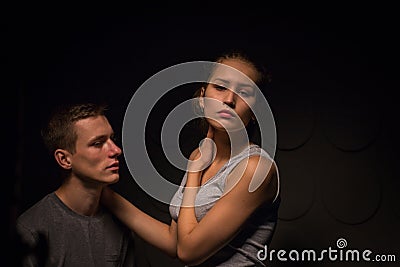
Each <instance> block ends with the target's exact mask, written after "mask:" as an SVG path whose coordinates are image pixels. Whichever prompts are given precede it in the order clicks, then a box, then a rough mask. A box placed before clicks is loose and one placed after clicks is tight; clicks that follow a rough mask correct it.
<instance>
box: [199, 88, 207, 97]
mask: <svg viewBox="0 0 400 267" xmlns="http://www.w3.org/2000/svg"><path fill="white" fill-rule="evenodd" d="M205 92H206V88H204V86H203V87H201V89H200V97H203V96H204V93H205Z"/></svg>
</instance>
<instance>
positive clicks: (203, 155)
mask: <svg viewBox="0 0 400 267" xmlns="http://www.w3.org/2000/svg"><path fill="white" fill-rule="evenodd" d="M213 137H214V128H213V127H211V126H209V127H208V131H207V136H206V138H204V139H203V140H201V142H200V146H199V148H198V149H196V150H194V151H193V152H192V154H191V155H190V158H189V162H188V168H187V171H188V172H202V171H203V170H204V169H206V168H207V167H208V166H209V165H210V164H211V163H212V162H213V160H214V158H215V155H216V152H217V148H216V146H215V143H214V140H213Z"/></svg>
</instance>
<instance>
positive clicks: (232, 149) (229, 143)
mask: <svg viewBox="0 0 400 267" xmlns="http://www.w3.org/2000/svg"><path fill="white" fill-rule="evenodd" d="M213 140H214V142H215V145H216V147H217V153H216V155H215V158H216V160H228V159H229V158H231V157H233V156H235V155H237V154H239V153H240V152H242V151H243V149H245V148H246V147H247V146H249V139H248V137H247V133H246V131H244V133H243V131H235V132H229V134H228V132H226V131H218V130H215V132H214V138H213Z"/></svg>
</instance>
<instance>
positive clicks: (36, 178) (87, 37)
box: [2, 6, 400, 266]
mask: <svg viewBox="0 0 400 267" xmlns="http://www.w3.org/2000/svg"><path fill="white" fill-rule="evenodd" d="M161 10H163V9H162V8H161V9H159V11H157V12H154V11H152V10H151V9H149V10H148V11H143V12H142V11H141V12H138V11H136V12H135V10H132V12H131V14H130V15H121V14H119V13H115V14H114V15H110V14H108V13H107V14H106V13H103V14H97V13H94V12H93V13H83V12H82V14H76V13H74V12H69V11H65V10H64V12H62V9H56V10H53V11H52V12H46V11H43V10H40V9H32V10H30V9H29V8H28V9H24V10H23V11H22V10H20V9H18V8H15V9H10V10H7V9H4V10H3V11H2V13H4V15H3V16H2V25H3V26H4V31H3V41H2V45H3V49H2V58H3V59H4V60H2V62H3V67H4V70H3V72H2V74H3V75H2V77H3V79H2V80H3V86H2V92H3V93H2V94H3V105H2V108H3V111H2V115H3V120H2V123H3V127H2V132H3V140H2V141H3V148H4V150H3V157H2V158H3V159H2V163H3V164H4V165H3V170H4V172H3V183H4V184H3V194H2V196H3V203H5V204H6V205H5V206H6V209H5V216H4V217H5V219H4V222H6V223H5V225H6V227H5V228H4V229H6V234H5V236H6V235H7V236H8V237H9V239H6V238H4V240H9V241H8V242H7V246H8V248H11V250H12V251H11V252H10V253H8V250H6V253H7V254H6V255H5V257H4V258H5V259H9V258H13V255H14V252H15V251H14V246H13V245H14V241H15V240H14V236H13V233H14V232H13V226H14V220H15V218H16V216H17V215H18V214H20V213H21V212H22V211H24V210H25V209H27V208H28V207H29V206H31V205H32V204H33V203H35V202H36V201H38V200H39V199H40V198H42V197H43V196H44V195H45V194H47V193H49V192H51V191H52V190H54V189H55V188H56V187H57V186H58V185H59V183H60V181H59V180H58V178H57V177H56V176H55V173H56V171H55V170H56V169H55V166H54V164H53V159H52V158H49V157H48V156H47V154H46V151H45V149H44V147H43V144H42V141H41V139H40V135H39V131H40V127H41V126H42V125H43V123H44V122H45V120H46V119H47V116H48V114H49V112H50V111H51V110H52V109H53V108H54V107H56V106H57V105H60V104H62V103H67V102H79V101H97V102H107V103H108V104H109V106H110V111H109V118H110V122H111V123H112V125H113V127H114V130H115V131H116V133H117V135H119V136H120V135H121V129H122V122H123V117H124V112H125V110H126V107H127V105H128V103H129V101H130V99H131V97H132V96H133V94H134V92H135V90H136V89H137V88H138V87H139V86H140V85H141V84H142V83H143V82H144V81H146V80H147V79H148V78H150V77H151V76H152V75H154V74H156V73H157V72H158V71H161V70H163V69H164V68H166V67H170V66H173V65H175V64H178V63H183V62H187V61H195V60H213V59H214V57H215V56H216V55H218V54H219V53H220V52H221V51H224V50H226V49H228V48H232V47H239V48H244V49H246V50H247V51H249V52H251V53H252V54H254V55H256V56H257V57H258V58H259V59H260V60H261V61H263V62H264V63H265V65H266V66H267V67H268V69H269V71H270V72H271V73H272V82H271V84H270V88H269V90H268V92H267V94H266V96H267V99H268V101H269V104H270V106H271V109H272V111H273V112H274V116H275V120H276V127H277V137H278V144H277V152H276V161H277V163H278V167H279V171H280V175H281V190H282V191H281V192H282V205H281V209H280V214H279V224H278V228H277V232H276V234H275V236H274V239H273V242H272V244H271V248H270V249H276V250H279V249H285V250H287V251H289V250H290V249H297V250H299V251H300V250H301V249H315V250H322V249H327V248H328V247H332V248H336V240H337V239H339V238H345V239H346V240H347V242H348V246H347V248H352V249H359V250H364V249H367V248H368V249H370V250H372V251H373V253H374V254H386V255H387V254H395V255H396V258H397V260H399V257H400V253H399V241H398V240H399V238H400V234H399V228H398V225H399V222H400V209H399V205H398V203H399V193H398V190H399V189H400V181H399V171H398V169H397V166H398V163H399V161H398V154H397V152H398V148H399V145H398V143H399V137H398V133H399V131H398V127H397V123H398V114H399V113H398V112H397V109H396V107H397V106H398V101H397V99H396V98H395V92H396V91H397V90H398V88H399V84H398V77H399V76H398V62H399V57H398V55H399V53H398V45H399V42H398V41H397V35H398V32H399V31H398V26H397V22H398V19H397V14H395V12H394V9H393V8H392V7H383V6H382V7H376V6H368V7H366V6H363V7H355V8H350V7H346V8H338V7H332V6H327V7H326V8H320V9H313V10H311V9H307V8H305V11H302V12H300V11H299V10H296V9H294V10H293V11H292V12H289V11H286V10H285V11H280V12H279V13H278V12H274V11H273V10H272V11H270V10H268V11H265V12H264V11H263V10H264V9H261V8H259V9H258V8H255V9H254V10H246V9H243V8H241V7H239V6H238V7H237V8H235V9H234V10H233V11H231V10H218V12H217V11H216V10H214V9H212V8H211V9H210V10H205V12H204V13H201V12H198V13H197V14H192V12H186V13H179V12H176V13H168V12H161ZM8 11H9V12H8ZM191 94H192V92H189V91H184V90H183V91H178V92H175V93H171V94H170V95H169V96H166V98H165V99H162V101H160V103H158V105H157V110H155V111H154V116H153V117H152V120H153V123H150V127H152V128H150V129H151V131H152V133H155V132H156V130H157V129H158V128H157V127H159V124H160V121H162V118H163V116H165V115H166V114H168V112H169V111H168V109H169V108H171V107H173V106H174V104H175V103H179V102H180V101H182V100H186V99H188V98H190V97H191ZM151 125H152V126H151ZM155 136H156V134H155ZM152 137H153V139H152ZM196 138H197V136H194V137H193V138H192V139H190V140H189V141H187V143H186V146H184V147H183V150H184V152H185V153H187V152H188V151H189V150H190V149H191V147H192V146H193V145H194V144H196V141H197V139H196ZM147 141H148V143H149V150H150V152H149V153H150V155H161V154H160V153H161V152H162V150H161V147H160V145H159V141H158V140H157V138H154V136H150V138H149V139H148V140H147ZM120 145H122V144H121V143H120ZM154 164H155V166H156V167H157V169H158V170H159V171H160V172H162V173H163V174H165V175H166V176H168V177H173V178H172V179H174V180H175V181H179V179H180V177H181V175H182V173H181V172H180V171H177V170H176V169H174V168H172V167H171V166H170V165H169V164H168V162H167V161H166V160H165V159H164V158H163V157H158V159H156V160H155V161H154ZM114 187H115V189H116V190H118V191H119V192H120V193H122V194H123V195H124V196H126V197H127V198H128V199H130V200H131V201H132V202H134V203H135V204H136V205H138V206H139V207H140V208H142V209H143V210H145V211H146V212H148V213H149V214H151V215H153V216H155V217H157V218H158V219H160V220H164V221H166V222H168V221H169V220H170V218H169V214H168V209H167V206H166V205H165V204H163V203H159V202H157V201H155V200H154V199H152V198H151V197H149V196H148V195H147V194H146V193H144V192H142V190H141V189H140V188H139V187H138V186H137V185H136V183H135V181H134V180H133V179H131V177H130V175H129V171H128V169H127V168H126V167H124V166H123V168H122V170H121V180H120V182H119V183H118V184H117V185H115V186H114ZM10 242H11V243H10ZM137 242H138V243H137V250H136V251H135V253H136V254H137V258H138V261H139V263H140V264H139V266H180V264H179V263H178V262H177V261H176V260H171V259H169V258H167V257H166V256H165V255H163V254H162V253H161V252H159V251H156V250H155V249H154V248H152V247H151V246H149V245H147V244H145V243H143V242H142V241H141V240H137ZM358 264H359V266H364V263H363V262H361V263H358ZM374 264H375V263H370V264H369V266H375V265H374ZM300 265H306V266H353V265H357V264H356V263H354V262H344V261H342V262H340V261H336V262H329V261H328V260H325V261H323V262H290V261H289V262H286V263H285V262H281V261H278V260H277V259H276V258H275V259H274V260H273V262H272V266H300ZM382 266H395V265H394V264H393V263H383V265H382Z"/></svg>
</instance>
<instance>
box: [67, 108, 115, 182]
mask: <svg viewBox="0 0 400 267" xmlns="http://www.w3.org/2000/svg"><path fill="white" fill-rule="evenodd" d="M75 131H76V134H77V136H78V138H77V140H76V147H75V150H76V151H75V153H74V154H72V155H71V166H72V175H74V176H76V177H78V178H80V179H85V180H87V181H96V182H100V183H104V184H112V183H115V182H117V181H118V180H119V162H118V159H117V157H118V156H119V155H121V149H120V148H119V147H118V146H117V145H116V144H115V143H114V141H113V140H112V138H113V135H114V132H113V129H112V127H111V125H110V124H109V122H108V120H107V118H106V117H105V116H97V117H90V118H86V119H83V120H79V121H77V122H76V123H75Z"/></svg>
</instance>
